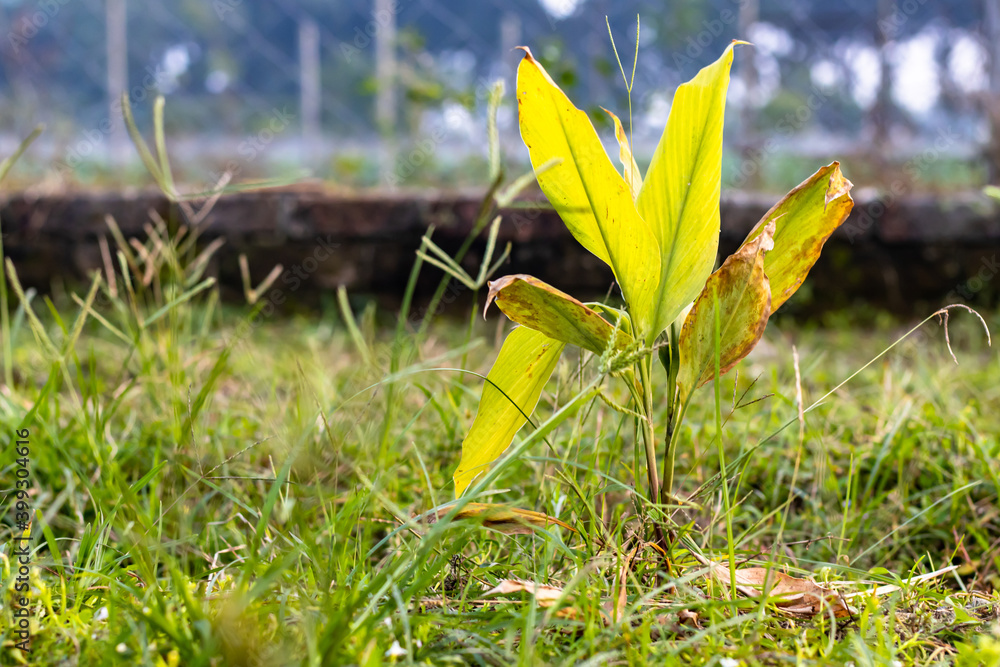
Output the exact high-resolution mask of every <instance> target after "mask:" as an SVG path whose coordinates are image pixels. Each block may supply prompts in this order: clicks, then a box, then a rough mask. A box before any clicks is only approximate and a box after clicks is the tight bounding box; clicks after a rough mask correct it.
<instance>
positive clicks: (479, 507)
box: [430, 503, 577, 535]
mask: <svg viewBox="0 0 1000 667" xmlns="http://www.w3.org/2000/svg"><path fill="white" fill-rule="evenodd" d="M450 511H451V508H450V507H444V508H442V509H440V510H438V512H437V516H436V517H434V518H433V519H432V520H431V521H430V523H433V522H434V521H436V520H437V519H441V518H442V517H444V516H445V515H446V514H448V512H450ZM455 520H456V521H461V520H471V521H478V522H480V523H482V524H483V526H484V527H486V528H491V529H493V530H497V531H500V532H501V533H505V534H507V535H530V534H531V533H532V532H533V531H535V530H544V529H546V528H548V527H549V526H552V525H556V526H562V527H563V528H565V529H566V530H570V531H573V532H574V533H575V532H577V531H576V529H575V528H573V527H572V526H570V525H569V524H568V523H566V522H564V521H560V520H559V519H556V518H554V517H551V516H549V515H547V514H542V513H541V512H533V511H531V510H523V509H520V508H518V507H510V506H508V505H495V504H492V503H467V504H466V505H465V507H463V508H462V509H460V510H459V511H458V512H457V513H456V514H455Z"/></svg>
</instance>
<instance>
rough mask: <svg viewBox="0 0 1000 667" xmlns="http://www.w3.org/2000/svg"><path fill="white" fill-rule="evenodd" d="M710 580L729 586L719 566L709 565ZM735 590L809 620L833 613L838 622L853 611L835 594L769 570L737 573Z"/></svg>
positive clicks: (724, 569) (726, 574) (725, 572)
mask: <svg viewBox="0 0 1000 667" xmlns="http://www.w3.org/2000/svg"><path fill="white" fill-rule="evenodd" d="M711 568H712V576H713V577H715V579H716V580H718V581H720V582H721V583H723V584H725V585H729V584H730V572H729V567H727V566H725V565H721V564H718V563H713V564H712V565H711ZM736 590H738V591H739V592H740V593H742V594H743V595H746V596H747V597H749V598H760V597H762V596H764V597H767V598H769V599H772V602H773V603H774V605H775V606H776V607H777V608H778V609H779V610H780V611H781V612H782V613H784V614H787V615H789V616H797V617H804V618H809V617H812V616H816V615H817V614H823V613H827V612H828V610H830V609H833V614H834V616H836V617H837V618H844V617H848V616H851V615H852V614H853V610H852V609H851V608H850V607H849V606H848V605H847V603H846V602H845V601H844V599H843V597H842V596H841V595H840V594H839V593H838V592H837V591H834V590H831V589H829V588H824V587H822V586H820V585H819V584H817V583H816V582H814V581H812V580H810V579H798V578H796V577H791V576H789V575H787V574H784V573H782V572H778V571H777V570H775V569H773V568H771V569H770V571H768V568H766V567H748V568H743V569H739V570H736Z"/></svg>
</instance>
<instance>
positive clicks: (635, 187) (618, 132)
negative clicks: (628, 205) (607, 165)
mask: <svg viewBox="0 0 1000 667" xmlns="http://www.w3.org/2000/svg"><path fill="white" fill-rule="evenodd" d="M601 108H602V109H604V107H601ZM604 112H605V113H606V114H608V115H609V116H611V120H613V121H614V123H615V139H617V140H618V159H619V160H621V163H622V170H623V176H624V177H625V184H626V185H628V189H629V191H630V192H631V193H632V199H636V198H637V197H638V196H639V190H640V189H641V188H642V174H641V173H640V172H639V165H637V164H636V163H635V157H634V156H633V155H632V147H631V146H630V145H629V141H628V135H627V134H625V128H624V127H622V122H621V121H620V120H618V116H616V115H614V114H613V113H611V112H610V111H608V110H607V109H604Z"/></svg>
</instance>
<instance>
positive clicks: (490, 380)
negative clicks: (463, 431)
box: [454, 327, 565, 497]
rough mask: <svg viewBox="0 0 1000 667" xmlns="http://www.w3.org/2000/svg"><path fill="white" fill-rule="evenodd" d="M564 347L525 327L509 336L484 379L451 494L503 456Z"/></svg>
mask: <svg viewBox="0 0 1000 667" xmlns="http://www.w3.org/2000/svg"><path fill="white" fill-rule="evenodd" d="M564 347H565V344H563V343H561V342H559V341H557V340H553V339H552V338H549V337H548V336H546V335H545V334H542V333H539V332H537V331H534V330H533V329H529V328H527V327H517V328H515V329H514V330H513V331H511V332H510V334H508V335H507V340H505V341H504V344H503V347H501V348H500V354H499V356H498V357H497V360H496V362H494V364H493V368H491V369H490V372H489V374H488V375H487V376H486V384H485V385H484V386H483V394H482V397H481V398H480V399H479V410H478V412H477V413H476V419H475V421H473V422H472V428H471V429H470V430H469V434H468V435H467V436H465V440H464V441H463V442H462V460H461V461H460V462H459V464H458V469H457V470H455V474H454V479H455V496H456V497H458V496H460V495H462V492H464V491H465V489H466V488H467V487H468V486H469V484H470V483H472V480H474V479H475V478H476V477H478V476H479V475H481V474H483V473H484V472H486V469H487V467H489V465H490V463H492V462H493V461H495V460H496V459H497V457H499V456H500V455H501V454H503V452H504V450H506V449H507V447H509V446H510V443H511V441H512V440H513V439H514V434H515V433H517V432H518V430H520V428H521V427H522V426H524V423H525V422H526V421H527V420H528V415H530V414H531V412H532V411H533V410H534V409H535V405H537V404H538V398H539V396H541V394H542V388H543V387H544V386H545V383H546V382H548V380H549V377H550V376H551V375H552V371H553V370H555V367H556V362H557V361H559V355H560V354H561V353H562V350H563V348H564Z"/></svg>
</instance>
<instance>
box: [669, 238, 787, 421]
mask: <svg viewBox="0 0 1000 667" xmlns="http://www.w3.org/2000/svg"><path fill="white" fill-rule="evenodd" d="M773 234H774V225H773V223H772V224H770V225H768V226H767V227H765V229H764V231H763V233H761V234H760V235H759V236H758V237H757V238H756V239H754V240H753V241H752V242H751V243H748V244H747V245H745V246H743V247H742V248H740V249H739V250H737V251H736V252H735V253H733V254H732V255H730V256H729V258H728V259H727V260H726V261H725V262H724V263H723V264H722V266H721V267H719V270H718V271H716V272H715V273H713V274H712V275H711V276H709V278H708V281H707V282H706V283H705V288H704V289H703V290H702V292H701V294H700V295H699V296H698V298H697V299H696V300H695V302H694V306H693V307H692V308H691V312H690V313H689V314H688V316H687V319H685V320H684V326H683V327H681V337H680V343H679V350H680V367H679V369H678V371H677V384H678V386H679V387H680V400H681V402H682V404H683V402H685V401H686V400H687V397H688V396H690V395H691V392H693V391H694V390H695V389H697V388H698V387H700V386H701V385H703V384H705V383H706V382H708V381H710V380H712V379H713V378H714V377H715V354H716V351H715V308H716V295H718V306H719V315H720V317H719V320H720V323H721V331H722V343H721V346H720V350H719V352H720V355H719V356H720V359H719V370H720V373H725V372H726V371H728V370H729V369H730V368H732V367H733V366H735V365H736V363H737V362H738V361H739V360H740V359H742V358H743V357H745V356H747V355H748V354H749V353H750V350H752V349H753V348H754V346H755V345H757V342H758V341H759V340H760V337H761V336H762V335H764V327H765V326H767V318H768V317H769V316H770V315H771V288H770V285H769V284H768V279H767V275H765V273H764V254H765V253H766V252H767V251H768V250H770V249H771V248H772V240H771V237H772V235H773Z"/></svg>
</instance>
